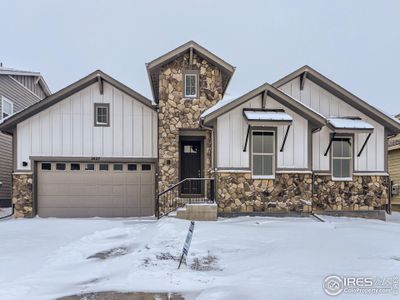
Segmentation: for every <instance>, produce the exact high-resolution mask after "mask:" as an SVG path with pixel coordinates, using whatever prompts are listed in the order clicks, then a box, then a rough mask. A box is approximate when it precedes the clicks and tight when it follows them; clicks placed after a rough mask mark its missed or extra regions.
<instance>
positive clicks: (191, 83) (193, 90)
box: [185, 74, 197, 97]
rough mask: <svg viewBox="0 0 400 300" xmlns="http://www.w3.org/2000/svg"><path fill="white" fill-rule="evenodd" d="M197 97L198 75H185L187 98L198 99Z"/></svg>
mask: <svg viewBox="0 0 400 300" xmlns="http://www.w3.org/2000/svg"><path fill="white" fill-rule="evenodd" d="M196 95H197V75H196V74H185V97H196Z"/></svg>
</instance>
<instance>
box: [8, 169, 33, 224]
mask: <svg viewBox="0 0 400 300" xmlns="http://www.w3.org/2000/svg"><path fill="white" fill-rule="evenodd" d="M12 182H13V188H12V202H13V204H14V205H15V210H14V217H16V218H21V217H23V218H30V217H33V189H32V174H13V181H12Z"/></svg>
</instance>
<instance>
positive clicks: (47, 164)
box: [42, 163, 51, 171]
mask: <svg viewBox="0 0 400 300" xmlns="http://www.w3.org/2000/svg"><path fill="white" fill-rule="evenodd" d="M42 170H46V171H50V170H51V163H42Z"/></svg>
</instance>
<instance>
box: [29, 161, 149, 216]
mask: <svg viewBox="0 0 400 300" xmlns="http://www.w3.org/2000/svg"><path fill="white" fill-rule="evenodd" d="M37 169H38V184H37V189H38V192H37V198H38V214H39V216H41V217H64V218H77V217H78V218H87V217H142V216H152V215H154V201H155V185H154V184H155V177H154V165H153V164H147V163H74V162H51V163H49V162H40V163H38V168H37Z"/></svg>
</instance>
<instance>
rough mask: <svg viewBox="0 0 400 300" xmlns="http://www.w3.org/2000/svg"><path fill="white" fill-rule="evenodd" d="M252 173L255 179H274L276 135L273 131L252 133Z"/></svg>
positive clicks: (255, 131)
mask: <svg viewBox="0 0 400 300" xmlns="http://www.w3.org/2000/svg"><path fill="white" fill-rule="evenodd" d="M251 140H252V147H251V149H252V151H251V161H252V173H253V177H254V178H274V174H275V133H274V132H273V131H259V130H254V131H252V139H251Z"/></svg>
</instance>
